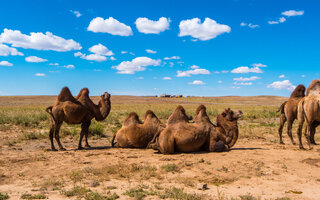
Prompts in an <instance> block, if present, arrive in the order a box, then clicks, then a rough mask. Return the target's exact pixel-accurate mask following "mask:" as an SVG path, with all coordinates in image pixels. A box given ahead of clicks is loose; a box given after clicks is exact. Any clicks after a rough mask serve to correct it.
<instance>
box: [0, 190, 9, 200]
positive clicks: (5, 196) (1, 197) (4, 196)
mask: <svg viewBox="0 0 320 200" xmlns="http://www.w3.org/2000/svg"><path fill="white" fill-rule="evenodd" d="M6 199H9V195H8V194H7V193H5V194H2V193H1V192H0V200H6Z"/></svg>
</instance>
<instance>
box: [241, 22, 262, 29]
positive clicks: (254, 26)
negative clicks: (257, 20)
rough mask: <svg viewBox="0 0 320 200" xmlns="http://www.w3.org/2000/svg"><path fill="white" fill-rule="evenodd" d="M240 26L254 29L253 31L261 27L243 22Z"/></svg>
mask: <svg viewBox="0 0 320 200" xmlns="http://www.w3.org/2000/svg"><path fill="white" fill-rule="evenodd" d="M240 26H248V27H249V28H252V29H254V28H257V27H259V25H257V24H252V23H249V24H247V23H244V22H241V23H240Z"/></svg>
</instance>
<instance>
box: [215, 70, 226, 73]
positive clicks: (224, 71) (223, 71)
mask: <svg viewBox="0 0 320 200" xmlns="http://www.w3.org/2000/svg"><path fill="white" fill-rule="evenodd" d="M228 72H229V71H228V70H222V71H220V72H219V71H215V72H214V73H215V74H220V73H222V74H226V73H228Z"/></svg>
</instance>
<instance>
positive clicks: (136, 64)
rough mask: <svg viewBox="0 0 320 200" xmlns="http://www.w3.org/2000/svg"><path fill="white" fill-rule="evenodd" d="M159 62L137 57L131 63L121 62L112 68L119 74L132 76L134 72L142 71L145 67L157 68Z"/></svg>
mask: <svg viewBox="0 0 320 200" xmlns="http://www.w3.org/2000/svg"><path fill="white" fill-rule="evenodd" d="M160 63H161V60H155V59H151V58H148V57H137V58H135V59H133V60H132V61H123V62H121V63H120V64H119V65H117V66H113V67H112V68H114V69H117V70H118V73H119V74H134V73H135V72H136V71H144V70H146V67H147V66H159V65H160Z"/></svg>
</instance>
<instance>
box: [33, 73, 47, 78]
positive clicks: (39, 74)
mask: <svg viewBox="0 0 320 200" xmlns="http://www.w3.org/2000/svg"><path fill="white" fill-rule="evenodd" d="M34 75H35V76H41V77H45V76H46V75H45V74H43V73H35V74H34Z"/></svg>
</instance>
